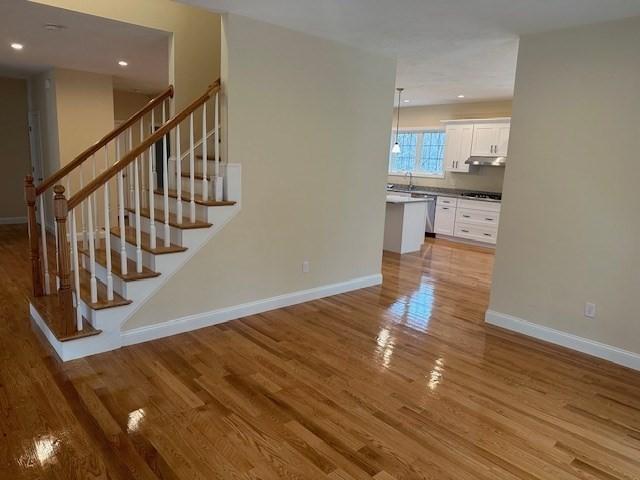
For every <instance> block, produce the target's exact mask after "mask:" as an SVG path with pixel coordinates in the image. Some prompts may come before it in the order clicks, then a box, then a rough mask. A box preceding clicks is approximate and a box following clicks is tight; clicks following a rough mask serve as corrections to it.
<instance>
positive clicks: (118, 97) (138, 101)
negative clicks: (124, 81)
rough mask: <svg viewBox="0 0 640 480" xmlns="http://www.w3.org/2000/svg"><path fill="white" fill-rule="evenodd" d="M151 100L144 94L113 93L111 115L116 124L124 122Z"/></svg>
mask: <svg viewBox="0 0 640 480" xmlns="http://www.w3.org/2000/svg"><path fill="white" fill-rule="evenodd" d="M151 99H153V95H145V94H144V93H136V92H125V91H123V90H114V91H113V115H114V119H115V121H116V123H119V122H124V121H125V120H127V119H128V118H129V117H131V116H132V115H133V114H134V113H136V112H137V111H138V110H140V109H141V108H142V107H144V106H145V105H146V104H147V103H149V101H150V100H151Z"/></svg>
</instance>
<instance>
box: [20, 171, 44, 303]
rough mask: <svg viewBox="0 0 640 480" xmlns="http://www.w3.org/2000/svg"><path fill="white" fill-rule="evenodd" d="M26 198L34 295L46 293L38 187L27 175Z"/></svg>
mask: <svg viewBox="0 0 640 480" xmlns="http://www.w3.org/2000/svg"><path fill="white" fill-rule="evenodd" d="M24 199H25V201H26V202H27V225H28V227H29V255H30V257H31V279H32V281H33V295H34V296H35V297H41V296H43V295H44V288H43V278H42V264H41V263H40V247H39V245H40V242H39V241H38V224H37V223H36V187H35V185H34V184H33V177H32V176H31V175H27V176H26V178H25V179H24Z"/></svg>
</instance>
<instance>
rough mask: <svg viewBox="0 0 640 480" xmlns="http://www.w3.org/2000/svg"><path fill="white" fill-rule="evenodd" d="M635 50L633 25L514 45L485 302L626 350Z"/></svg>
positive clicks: (639, 331)
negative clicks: (507, 135) (593, 308)
mask: <svg viewBox="0 0 640 480" xmlns="http://www.w3.org/2000/svg"><path fill="white" fill-rule="evenodd" d="M638 45H640V19H638V18H636V19H632V20H626V21H621V22H614V23H607V24H602V25H596V26H589V27H583V28H577V29H572V30H564V31H559V32H555V33H545V34H543V35H535V36H525V37H524V38H523V39H522V40H521V42H520V53H519V58H518V69H517V78H516V88H515V97H514V106H513V123H512V129H511V142H510V145H509V167H508V169H507V172H506V178H505V184H504V201H503V207H502V213H501V216H500V232H499V240H498V247H497V256H496V264H495V273H494V281H493V290H492V295H491V307H490V308H491V309H492V310H494V311H498V312H501V313H505V314H510V315H513V316H516V317H519V318H522V319H525V320H527V321H529V322H533V323H535V324H539V325H542V326H546V327H551V328H554V329H556V330H561V331H563V332H568V333H570V334H574V335H577V336H580V337H585V338H587V339H592V340H596V341H599V342H603V343H605V344H609V345H613V346H616V347H619V348H622V349H626V350H629V351H632V352H636V353H640V321H639V317H638V312H639V311H640V310H639V308H638V303H637V299H638V287H639V286H640V282H639V280H640V276H639V272H640V250H639V248H638V245H640V221H638V207H639V206H640V199H639V197H638V181H639V179H640V163H639V162H638V152H640V135H639V133H640V131H639V126H638V125H639V117H640V96H639V95H638V87H639V86H640V57H639V56H638ZM587 301H589V302H594V303H596V304H597V312H598V313H597V318H596V319H593V320H592V319H587V318H584V317H583V314H582V313H583V308H584V303H585V302H587Z"/></svg>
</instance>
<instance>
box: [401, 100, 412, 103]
mask: <svg viewBox="0 0 640 480" xmlns="http://www.w3.org/2000/svg"><path fill="white" fill-rule="evenodd" d="M410 101H411V100H403V102H404V103H409V102H410Z"/></svg>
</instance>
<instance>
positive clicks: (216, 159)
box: [213, 92, 224, 202]
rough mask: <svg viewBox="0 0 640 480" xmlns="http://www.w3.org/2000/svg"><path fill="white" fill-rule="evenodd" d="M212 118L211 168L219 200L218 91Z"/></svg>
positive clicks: (220, 191) (221, 183) (220, 183)
mask: <svg viewBox="0 0 640 480" xmlns="http://www.w3.org/2000/svg"><path fill="white" fill-rule="evenodd" d="M214 109H215V111H214V120H213V124H214V127H213V128H214V132H213V151H214V154H213V156H214V163H213V169H214V172H213V173H214V176H215V180H214V182H215V183H214V186H213V187H214V195H215V197H214V200H216V201H218V202H219V201H221V200H222V199H223V196H224V195H223V191H222V189H223V187H222V185H223V182H222V177H221V176H220V103H219V99H218V92H216V100H215V105H214Z"/></svg>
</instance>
